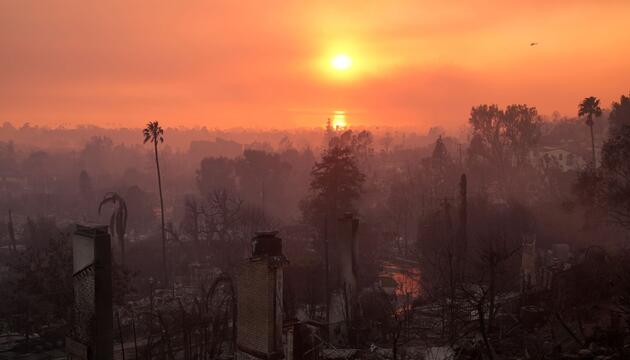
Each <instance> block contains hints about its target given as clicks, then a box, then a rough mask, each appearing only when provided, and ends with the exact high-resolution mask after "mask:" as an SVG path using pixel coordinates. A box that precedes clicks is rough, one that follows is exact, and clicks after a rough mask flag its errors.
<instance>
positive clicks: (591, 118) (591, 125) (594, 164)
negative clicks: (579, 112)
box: [588, 114, 597, 169]
mask: <svg viewBox="0 0 630 360" xmlns="http://www.w3.org/2000/svg"><path fill="white" fill-rule="evenodd" d="M588 122H589V124H590V125H589V127H590V128H591V148H592V150H593V169H595V168H597V163H596V160H595V136H594V135H593V115H590V114H589V115H588Z"/></svg>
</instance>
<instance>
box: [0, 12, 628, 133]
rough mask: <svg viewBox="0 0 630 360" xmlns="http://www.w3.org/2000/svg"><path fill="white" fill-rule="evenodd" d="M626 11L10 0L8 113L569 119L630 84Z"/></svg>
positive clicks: (128, 118)
mask: <svg viewBox="0 0 630 360" xmlns="http://www.w3.org/2000/svg"><path fill="white" fill-rule="evenodd" d="M473 3H475V4H474V5H473ZM629 23H630V1H627V0H619V1H605V0H599V1H596V0H593V1H585V0H583V1H580V0H571V1H569V0H555V1H548V0H535V1H521V0H485V1H424V0H399V1H391V0H388V1H385V0H378V1H367V0H360V1H359V0H352V1H341V0H340V1H327V2H325V1H316V0H310V1H298V0H292V1H286V0H283V1H279V0H267V1H258V0H257V1H249V0H239V1H209V0H205V1H200V0H187V1H156V0H107V1H91V0H81V1H74V0H73V1H70V0H66V1H62V0H56V1H52V0H50V1H49V0H2V1H0V122H3V121H12V122H15V123H24V122H30V123H31V124H39V125H50V126H57V125H60V124H63V125H75V124H81V123H92V124H98V125H101V126H142V125H143V124H144V123H146V122H147V121H148V120H153V119H157V120H159V121H160V122H163V123H164V124H165V125H168V126H180V125H181V126H195V125H201V126H204V125H205V126H208V127H210V128H214V127H218V128H230V127H237V126H246V127H250V126H251V127H262V128H269V127H276V128H283V127H301V126H317V125H321V124H323V123H324V122H325V119H326V117H328V116H330V114H331V113H332V112H333V111H335V110H344V111H346V112H347V114H348V115H347V116H348V121H349V122H350V124H353V123H354V124H362V125H405V126H416V127H419V128H426V127H427V126H430V125H441V126H444V127H447V128H455V127H458V126H460V125H461V124H463V123H465V121H466V120H467V117H468V112H469V110H470V107H471V106H473V105H475V104H478V103H482V102H493V103H498V104H501V105H505V104H506V103H513V102H519V103H527V104H529V105H533V106H536V107H538V108H539V110H540V112H542V113H546V114H550V113H552V112H553V111H555V110H557V111H560V112H561V113H565V114H569V115H575V113H576V109H577V103H578V102H579V100H580V99H581V98H584V97H586V96H590V95H595V96H598V97H600V98H601V99H602V103H603V104H604V105H606V106H608V105H609V104H610V102H611V101H612V100H614V99H616V98H618V97H619V96H620V95H621V94H627V93H628V92H629V91H630V30H628V26H629V25H628V24H629ZM530 42H538V43H539V45H538V46H534V47H530V46H529V43H530ZM336 53H346V54H348V55H349V56H350V57H351V58H352V61H353V67H352V68H351V69H349V70H348V71H347V72H345V73H343V74H340V73H335V72H334V71H332V70H331V69H330V67H329V61H330V58H331V57H332V56H333V55H334V54H336Z"/></svg>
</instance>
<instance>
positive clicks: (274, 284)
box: [236, 231, 287, 360]
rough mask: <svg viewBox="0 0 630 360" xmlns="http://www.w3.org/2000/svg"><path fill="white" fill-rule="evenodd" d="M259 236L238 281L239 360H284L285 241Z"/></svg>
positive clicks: (270, 234)
mask: <svg viewBox="0 0 630 360" xmlns="http://www.w3.org/2000/svg"><path fill="white" fill-rule="evenodd" d="M277 234H278V232H277V231H265V232H258V233H256V236H254V238H253V239H252V256H251V257H250V258H249V259H248V260H247V261H246V262H245V263H244V264H242V265H241V266H240V267H239V269H238V273H237V277H236V289H237V290H236V293H237V323H236V326H237V331H236V345H237V353H236V359H237V360H241V359H248V360H249V359H282V358H283V357H284V354H283V348H282V319H283V317H282V296H283V294H282V284H283V279H282V276H283V274H282V267H283V266H284V265H285V264H286V263H287V260H286V258H285V256H284V255H283V254H282V239H280V238H279V237H277Z"/></svg>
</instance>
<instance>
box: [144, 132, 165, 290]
mask: <svg viewBox="0 0 630 360" xmlns="http://www.w3.org/2000/svg"><path fill="white" fill-rule="evenodd" d="M142 133H143V135H144V143H145V144H146V143H147V142H149V141H150V142H151V143H152V144H153V149H154V150H155V167H156V169H157V178H158V190H159V192H160V213H161V216H162V272H163V274H162V280H163V284H164V286H168V274H167V271H166V226H165V223H164V196H163V195H162V175H161V173H160V159H159V157H158V143H162V142H164V130H163V129H162V127H160V124H159V123H158V122H157V121H151V122H149V123H148V124H147V127H146V128H145V129H144V130H142Z"/></svg>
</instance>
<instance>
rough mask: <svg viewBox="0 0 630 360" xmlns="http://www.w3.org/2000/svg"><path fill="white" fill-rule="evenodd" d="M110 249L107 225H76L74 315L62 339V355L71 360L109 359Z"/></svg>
mask: <svg viewBox="0 0 630 360" xmlns="http://www.w3.org/2000/svg"><path fill="white" fill-rule="evenodd" d="M110 246H111V245H110V237H109V233H108V232H107V226H104V225H77V227H76V231H75V233H74V235H73V237H72V260H73V275H72V282H73V287H74V304H73V311H74V316H73V323H72V328H71V331H70V334H69V336H68V337H67V338H66V352H67V353H68V355H69V356H70V358H71V359H93V360H110V359H112V356H113V343H114V340H113V322H112V319H113V315H112V314H113V313H112V259H111V248H110Z"/></svg>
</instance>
